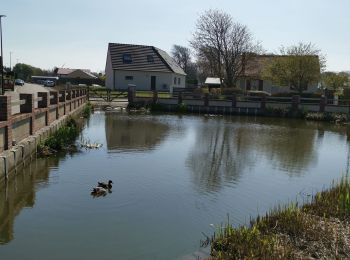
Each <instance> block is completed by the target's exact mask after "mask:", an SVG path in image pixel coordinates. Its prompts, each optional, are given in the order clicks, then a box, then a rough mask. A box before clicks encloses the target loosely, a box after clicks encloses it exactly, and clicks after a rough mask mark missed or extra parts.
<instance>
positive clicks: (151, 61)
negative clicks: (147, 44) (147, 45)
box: [147, 55, 154, 63]
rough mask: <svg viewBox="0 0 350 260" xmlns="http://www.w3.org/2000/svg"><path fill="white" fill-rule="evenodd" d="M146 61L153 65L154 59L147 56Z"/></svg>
mask: <svg viewBox="0 0 350 260" xmlns="http://www.w3.org/2000/svg"><path fill="white" fill-rule="evenodd" d="M147 61H148V62H150V63H153V62H154V58H153V56H152V55H147Z"/></svg>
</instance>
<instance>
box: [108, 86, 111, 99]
mask: <svg viewBox="0 0 350 260" xmlns="http://www.w3.org/2000/svg"><path fill="white" fill-rule="evenodd" d="M107 102H111V90H110V89H109V88H107Z"/></svg>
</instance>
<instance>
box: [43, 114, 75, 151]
mask: <svg viewBox="0 0 350 260" xmlns="http://www.w3.org/2000/svg"><path fill="white" fill-rule="evenodd" d="M78 135H79V128H78V126H77V123H76V121H75V120H74V119H73V118H71V117H70V118H69V119H68V120H67V122H66V125H65V126H63V127H61V128H59V129H58V130H57V131H56V132H55V133H54V134H53V135H51V136H49V137H48V138H47V139H46V140H45V141H44V142H43V143H42V144H39V146H38V153H39V155H51V154H53V153H55V152H58V151H61V150H63V149H65V148H67V146H69V145H70V144H71V143H72V142H74V140H75V139H76V138H77V136H78Z"/></svg>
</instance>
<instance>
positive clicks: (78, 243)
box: [0, 113, 350, 260]
mask: <svg viewBox="0 0 350 260" xmlns="http://www.w3.org/2000/svg"><path fill="white" fill-rule="evenodd" d="M349 136H350V135H349V132H347V129H346V128H345V127H340V126H334V125H330V124H321V123H310V122H304V121H300V120H285V119H271V118H255V117H238V116H236V117H214V116H178V115H132V114H126V113H108V114H105V113H95V114H93V115H92V116H91V118H90V119H89V121H88V122H87V123H86V127H85V128H84V130H83V131H82V134H81V138H84V139H85V140H90V141H91V142H100V143H103V147H102V148H101V149H98V150H82V151H80V152H77V153H74V154H67V155H65V156H61V157H54V158H50V159H36V160H34V161H33V162H32V163H30V164H28V165H26V166H25V167H24V168H23V170H19V171H18V172H17V174H16V175H15V176H14V177H12V178H11V180H10V181H9V182H8V183H5V182H4V183H1V186H0V259H12V260H14V259H96V258H97V257H101V256H102V257H108V258H110V259H198V258H201V257H202V256H203V255H205V254H207V253H208V249H201V248H200V246H199V242H200V240H201V239H204V236H203V234H202V232H203V233H205V234H207V235H210V234H212V233H213V231H214V229H213V227H212V226H211V225H210V224H220V223H224V222H225V221H227V215H229V217H230V222H232V223H233V224H234V225H240V224H245V223H249V219H250V218H251V217H254V216H256V215H257V214H264V213H265V212H266V211H268V210H270V209H272V208H273V207H274V206H276V205H279V204H285V203H288V202H290V201H295V200H299V201H305V200H307V198H309V196H308V195H310V194H313V193H315V192H316V191H319V190H321V189H323V188H326V187H328V186H329V185H330V184H331V182H332V180H334V179H339V178H340V177H341V175H342V174H346V173H347V172H348V171H349V164H348V163H349V147H350V146H349ZM109 179H111V180H113V182H114V186H113V188H112V193H109V194H107V196H105V197H99V198H93V197H92V196H90V190H91V188H92V187H93V186H94V185H96V184H97V181H106V180H109Z"/></svg>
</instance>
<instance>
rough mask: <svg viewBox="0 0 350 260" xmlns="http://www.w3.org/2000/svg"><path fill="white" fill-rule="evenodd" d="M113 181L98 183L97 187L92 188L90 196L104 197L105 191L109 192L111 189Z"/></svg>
mask: <svg viewBox="0 0 350 260" xmlns="http://www.w3.org/2000/svg"><path fill="white" fill-rule="evenodd" d="M112 184H113V181H111V180H109V181H108V183H105V182H98V183H97V187H95V188H92V191H91V195H93V196H101V195H103V196H105V195H106V194H107V191H108V192H110V191H111V189H112Z"/></svg>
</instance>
